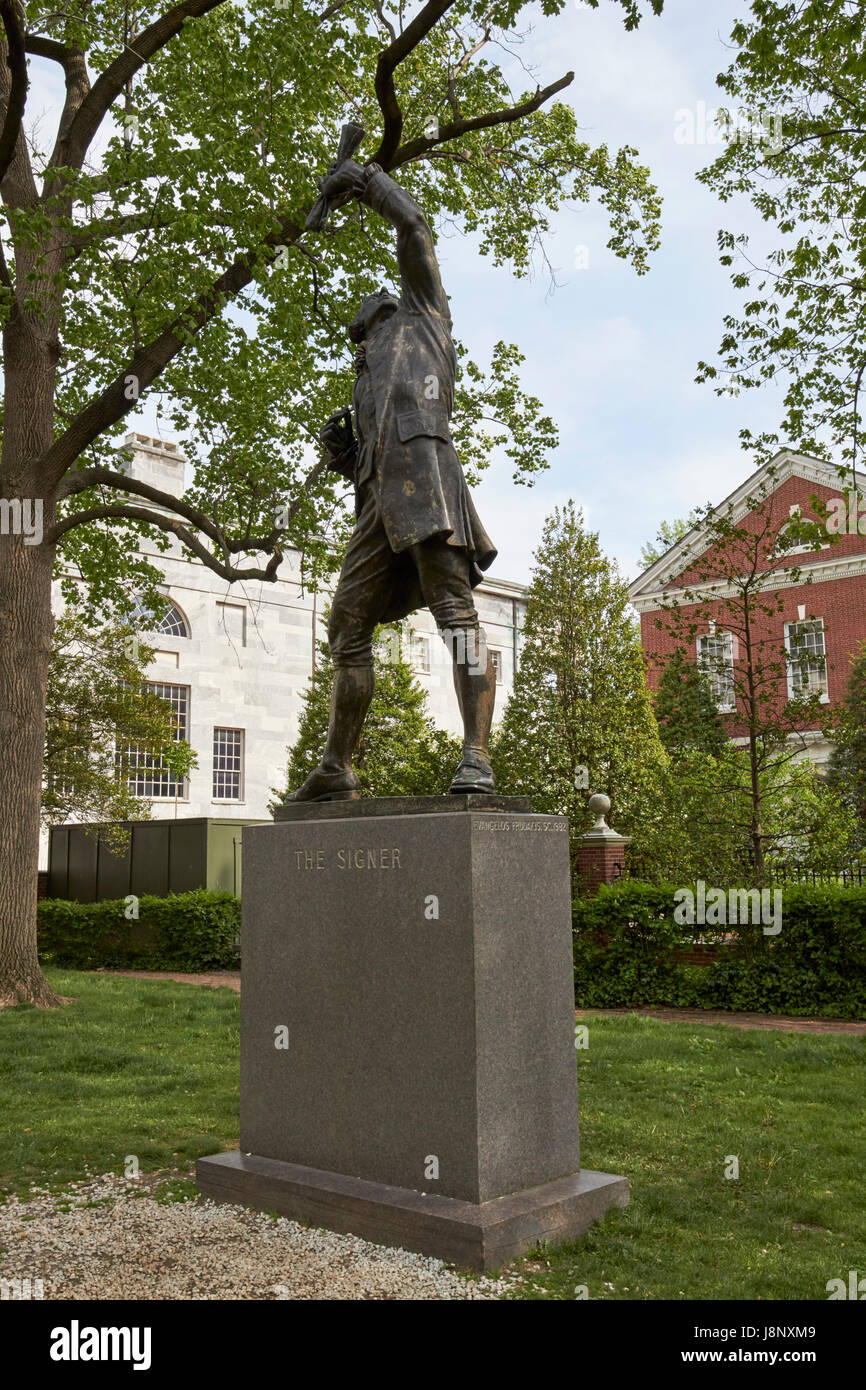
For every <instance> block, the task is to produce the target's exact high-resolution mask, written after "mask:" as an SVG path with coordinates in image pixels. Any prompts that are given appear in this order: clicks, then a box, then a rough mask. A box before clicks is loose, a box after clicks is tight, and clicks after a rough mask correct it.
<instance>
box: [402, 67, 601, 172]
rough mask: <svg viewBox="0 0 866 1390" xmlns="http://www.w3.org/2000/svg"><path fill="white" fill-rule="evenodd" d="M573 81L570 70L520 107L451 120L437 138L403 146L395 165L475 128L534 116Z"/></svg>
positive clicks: (408, 160) (440, 130)
mask: <svg viewBox="0 0 866 1390" xmlns="http://www.w3.org/2000/svg"><path fill="white" fill-rule="evenodd" d="M573 81H574V73H573V72H567V73H566V74H565V76H564V77H560V79H559V81H558V82H551V84H550V86H549V87H539V89H538V91H537V92H536V93H535V96H533V97H530V98H529V99H528V100H527V101H523V102H521V103H520V104H519V105H518V106H509V107H507V108H506V109H504V110H502V111H489V112H487V113H486V114H485V115H483V116H468V117H466V118H465V119H464V120H460V121H449V123H448V125H442V126H440V127H439V130H438V132H437V136H436V139H435V140H428V139H425V138H424V136H421V137H419V139H417V140H410V141H408V143H407V144H405V145H401V146H400V148H399V150H397V152H396V155H395V157H394V164H393V166H392V167H393V168H399V166H400V165H401V164H408V163H409V162H410V161H411V160H413V159H419V158H420V157H421V155H424V154H427V152H428V151H429V150H431V149H433V148H435V146H437V145H441V144H444V143H445V142H446V141H448V140H456V139H458V138H459V137H460V136H461V135H466V134H468V133H469V131H471V130H489V129H490V127H491V126H497V125H506V124H508V125H510V124H512V123H513V122H514V121H519V120H522V119H523V118H524V117H525V116H531V115H532V113H533V111H537V110H538V108H539V107H540V106H543V105H544V103H545V102H546V101H549V100H550V98H551V97H552V96H555V95H556V93H557V92H561V91H562V90H563V88H565V87H568V86H570V85H571V83H572V82H573Z"/></svg>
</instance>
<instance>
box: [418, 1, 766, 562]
mask: <svg viewBox="0 0 866 1390" xmlns="http://www.w3.org/2000/svg"><path fill="white" fill-rule="evenodd" d="M747 12H748V6H747V4H746V3H745V0H666V3H665V8H664V13H663V15H662V16H661V17H660V18H655V17H653V16H651V15H647V16H646V17H645V18H644V19H643V21H642V23H641V25H640V27H639V29H638V30H637V31H636V32H633V33H627V32H626V30H625V28H624V26H623V25H622V22H621V20H620V18H619V17H618V16H619V13H620V11H619V8H618V7H617V6H614V5H604V4H603V5H602V7H601V8H600V9H599V10H597V11H594V10H591V9H587V8H586V7H584V6H582V5H579V4H575V3H574V0H571V3H570V5H569V7H568V8H567V10H566V11H565V12H564V13H563V14H562V16H560V17H559V18H557V19H555V20H549V19H545V18H544V17H543V16H541V17H540V18H539V19H538V21H537V23H536V26H535V30H534V33H533V35H532V37H531V38H530V39H529V40H528V42H527V44H526V48H525V59H526V61H529V62H531V64H532V65H533V68H534V69H535V70H536V72H537V76H538V80H539V81H540V82H541V83H542V84H546V83H548V82H549V81H551V80H554V79H556V78H557V77H559V76H560V75H561V74H562V73H563V72H565V71H568V70H569V69H571V68H573V69H574V72H575V80H574V82H573V83H572V84H571V86H570V87H569V88H568V89H567V90H566V91H565V92H564V93H563V94H562V98H561V99H564V100H567V101H569V102H570V103H571V104H572V106H573V107H574V109H575V111H576V113H577V117H578V123H579V125H580V127H581V128H582V130H583V131H584V132H585V135H584V138H585V139H587V140H588V141H590V142H591V143H606V144H608V146H609V147H610V148H611V149H612V150H613V149H615V148H619V147H620V146H621V145H625V144H629V145H633V146H636V147H637V148H638V149H639V151H640V155H641V161H642V162H643V163H644V164H647V165H648V166H649V168H650V170H651V172H652V176H653V181H654V182H655V183H656V185H657V186H658V188H659V191H660V193H661V195H662V197H663V207H662V239H661V248H660V250H659V251H658V252H656V253H655V254H654V255H653V256H652V257H651V258H650V266H651V268H650V270H649V273H648V274H646V275H644V276H641V277H639V276H637V275H636V274H635V272H634V270H633V269H632V268H631V267H630V266H629V264H628V263H627V262H625V261H622V260H620V259H619V258H617V257H616V256H615V255H614V254H613V253H612V252H611V251H608V250H607V249H606V242H607V240H608V237H609V231H608V226H607V219H606V215H605V213H604V210H603V209H601V208H599V207H598V206H597V205H589V204H582V205H578V206H577V207H575V206H572V207H571V208H568V209H565V210H563V211H561V212H560V213H559V214H558V215H557V216H556V218H555V221H554V225H553V236H552V237H551V239H550V241H549V243H548V252H549V256H550V260H551V261H552V263H553V265H554V266H555V267H558V268H559V269H558V273H557V281H558V287H557V288H556V289H555V291H554V292H553V293H552V294H551V292H550V277H549V275H547V274H546V273H545V272H544V270H543V269H541V270H540V271H539V273H538V274H537V275H536V277H535V278H534V279H533V280H532V281H531V282H526V281H518V280H516V279H515V278H514V277H513V276H510V275H509V274H508V272H507V271H505V270H497V269H494V268H493V267H492V266H490V265H489V264H488V263H487V262H485V261H484V260H483V259H482V258H480V257H478V256H477V255H475V256H473V254H472V248H471V247H470V246H469V245H468V244H467V243H466V242H465V241H462V242H460V241H458V240H457V239H454V240H452V241H450V242H448V243H443V242H442V241H440V258H441V261H442V270H443V279H444V282H445V287H446V289H447V291H448V293H449V294H450V296H451V303H452V314H453V316H454V321H455V331H456V332H457V333H458V334H460V335H461V336H462V337H463V338H464V340H465V341H466V342H467V344H468V346H469V347H470V349H472V350H473V352H474V353H476V354H478V360H484V359H485V358H486V355H487V354H488V353H489V349H490V346H491V345H492V344H493V343H494V342H495V341H496V340H497V338H499V337H505V338H507V339H509V340H513V341H515V342H517V343H519V345H520V346H521V349H522V350H523V351H524V352H525V354H526V362H525V363H524V365H523V367H522V369H521V377H522V381H523V383H524V385H525V387H526V389H527V390H529V391H531V392H532V393H533V394H535V395H538V396H539V397H541V399H542V400H543V402H544V405H545V408H546V409H547V411H548V412H549V413H550V414H551V415H552V416H553V418H554V420H555V421H556V423H557V425H558V427H559V431H560V444H559V448H558V450H557V451H556V452H555V453H554V454H553V455H552V456H551V459H550V468H549V470H548V471H547V472H545V473H544V474H542V475H541V477H540V478H539V479H538V481H537V482H536V485H535V486H534V487H533V488H532V490H531V491H527V490H526V489H525V488H522V487H521V488H516V487H515V486H514V485H513V483H512V481H511V469H510V467H509V465H508V461H507V460H502V461H500V462H497V463H496V464H494V465H493V466H492V467H491V469H490V470H489V471H488V473H487V474H486V475H485V478H484V481H483V482H482V484H481V485H480V487H479V488H478V489H477V490H476V492H475V494H474V495H475V501H476V505H477V507H478V510H479V513H480V515H481V517H482V519H483V521H484V523H485V526H486V527H487V529H488V531H489V532H490V534H491V536H492V537H493V540H494V542H495V543H496V545H497V546H498V548H499V555H498V557H497V559H496V561H495V563H494V567H493V568H494V571H495V573H496V574H497V575H499V576H501V577H503V578H508V579H516V580H520V581H524V582H525V581H526V580H527V579H528V578H529V575H530V571H531V567H532V553H533V551H534V549H535V547H536V546H537V544H538V541H539V539H540V534H541V528H542V525H543V521H544V518H545V516H547V515H548V514H549V513H550V512H551V511H552V510H553V508H554V507H555V506H556V505H558V504H561V503H562V502H563V501H565V500H566V499H568V498H573V499H574V501H575V502H576V503H578V504H579V505H580V506H582V507H583V509H584V514H585V517H586V521H587V524H588V525H589V527H590V528H591V529H592V530H595V531H598V533H599V538H600V543H601V546H602V549H603V550H604V551H605V553H606V554H608V555H609V556H611V557H612V558H614V559H616V560H617V561H618V563H619V565H620V567H621V569H622V572H623V573H624V574H625V575H626V577H628V578H633V577H634V576H635V575H636V574H638V573H639V572H640V569H641V564H640V560H639V556H640V548H641V545H642V544H643V542H644V541H647V540H652V539H653V538H654V536H655V533H656V530H657V528H658V525H659V523H660V522H661V521H663V520H665V519H667V520H671V519H673V518H675V517H679V516H685V515H687V514H688V512H689V511H690V510H691V508H692V507H694V506H695V505H697V504H700V503H703V502H708V501H712V502H718V501H721V500H722V498H724V497H725V496H727V494H728V493H729V492H731V491H732V490H733V489H734V488H735V487H736V486H737V485H738V484H739V483H740V482H742V480H743V479H744V478H745V477H746V476H748V474H749V473H751V472H752V471H753V466H754V465H753V462H752V459H751V457H750V455H749V454H747V453H745V452H744V451H743V450H742V448H741V446H740V442H739V438H738V435H739V431H740V429H741V428H743V427H744V426H749V427H750V428H752V429H753V430H758V429H761V428H774V427H776V425H777V423H778V419H779V416H780V409H779V407H780V394H779V392H778V390H775V389H772V390H771V389H769V388H762V389H761V390H759V391H748V392H743V393H742V394H740V395H739V396H722V397H718V396H716V395H715V393H714V390H713V387H712V386H711V385H710V384H705V385H698V384H696V383H695V380H694V378H695V375H696V368H697V363H698V361H699V360H701V359H704V360H707V361H715V360H716V351H717V348H718V344H719V341H720V338H721V332H722V323H723V317H724V315H725V313H729V312H732V311H735V310H736V309H737V308H738V306H739V304H740V296H739V294H738V292H737V291H735V290H734V289H733V288H732V287H731V285H730V281H729V274H730V272H729V270H727V269H726V268H725V267H723V266H721V265H720V264H719V262H718V255H717V247H716V235H717V232H718V230H719V229H720V228H721V227H725V228H729V229H731V230H734V231H736V232H746V233H748V234H750V236H751V237H752V238H753V245H754V246H766V245H767V234H766V231H765V229H764V226H763V223H762V222H761V219H760V217H759V216H758V214H757V213H756V212H755V210H754V209H753V208H752V206H751V204H749V203H748V202H747V201H746V200H741V201H740V202H738V203H727V204H722V203H721V202H719V200H718V199H717V198H716V197H715V195H714V194H713V193H712V192H711V191H710V190H709V189H707V188H705V187H704V186H703V185H702V184H699V183H698V182H697V181H696V179H695V173H696V171H697V170H698V169H699V168H701V167H702V166H703V165H705V164H707V163H709V162H711V160H712V159H713V158H714V156H715V155H716V154H717V153H718V152H719V146H718V145H714V144H710V143H708V142H707V141H706V140H703V141H701V140H700V136H701V134H702V133H703V132H704V130H705V126H704V123H703V121H702V120H701V115H702V112H703V111H709V112H712V110H713V108H715V107H716V106H719V105H722V104H726V103H725V102H724V101H723V97H722V94H721V93H720V92H719V90H718V88H717V86H716V81H715V79H716V75H717V74H718V73H719V72H721V71H723V70H724V69H725V68H727V66H728V65H729V62H730V60H731V55H732V49H731V46H730V43H729V39H728V36H729V34H730V31H731V28H732V24H733V21H734V20H735V19H736V18H738V17H739V18H742V17H744V16H745V14H747ZM701 103H703V106H701V105H700V104H701ZM683 111H690V112H692V113H693V115H694V118H695V119H694V128H695V131H696V137H697V138H696V141H695V143H694V144H688V143H683V142H682V131H683V128H684V121H683V118H682V114H681V113H682V112H683ZM678 129H679V131H680V140H677V139H676V138H675V134H676V132H677V130H678ZM581 246H582V247H586V255H585V257H578V258H577V259H578V260H579V259H585V260H586V261H587V262H588V264H587V268H585V269H580V270H577V269H574V266H575V260H576V256H575V249H576V248H577V247H581Z"/></svg>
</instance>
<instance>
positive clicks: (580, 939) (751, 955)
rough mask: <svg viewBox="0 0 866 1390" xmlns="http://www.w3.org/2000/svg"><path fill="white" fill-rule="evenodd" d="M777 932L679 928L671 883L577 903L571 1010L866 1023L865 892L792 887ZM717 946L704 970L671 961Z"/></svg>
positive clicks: (628, 886) (606, 892) (626, 887)
mask: <svg viewBox="0 0 866 1390" xmlns="http://www.w3.org/2000/svg"><path fill="white" fill-rule="evenodd" d="M780 891H781V893H782V916H781V924H782V929H781V931H780V932H779V933H778V935H776V936H765V935H764V934H763V932H762V931H761V928H760V927H755V926H751V925H748V926H745V927H742V928H738V927H737V926H736V925H730V926H727V927H722V928H719V927H712V926H703V925H699V924H695V925H693V926H690V925H688V924H685V923H683V924H681V923H679V922H677V921H676V920H675V918H674V910H675V908H676V905H677V903H676V900H675V898H674V893H675V892H676V889H675V888H674V887H673V885H670V884H648V883H638V882H634V881H628V880H627V881H625V882H622V883H620V884H615V885H612V886H610V887H603V888H602V889H601V890H600V892H599V893H598V895H597V897H593V898H588V897H587V898H579V899H577V901H576V902H575V904H574V916H573V921H574V976H575V991H576V998H577V1003H578V1005H579V1006H585V1007H594V1008H612V1007H613V1008H617V1007H625V1008H628V1007H634V1006H636V1005H640V1004H660V1005H667V1006H669V1007H674V1008H706V1009H741V1010H757V1011H761V1012H765V1013H786V1014H818V1015H823V1016H825V1017H837V1018H838V1017H842V1018H864V1017H866V888H861V887H842V886H839V885H836V884H821V885H806V884H796V885H792V886H790V887H787V888H784V889H781V890H780ZM698 938H702V939H704V940H706V939H708V938H709V939H711V940H714V941H715V943H716V947H717V949H716V958H715V960H714V961H713V962H712V963H711V964H710V965H708V966H697V965H692V964H688V963H683V962H681V961H679V960H678V959H677V955H678V954H679V953H682V952H684V951H688V950H691V949H693V948H694V946H695V944H696V941H697V939H698Z"/></svg>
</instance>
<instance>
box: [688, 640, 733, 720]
mask: <svg viewBox="0 0 866 1390" xmlns="http://www.w3.org/2000/svg"><path fill="white" fill-rule="evenodd" d="M719 640H721V641H723V642H724V644H725V653H724V654H725V670H726V671H730V673H731V679H730V694H731V698H730V700H729V701H728V702H726V703H723V702H722V700H721V699H720V696H719V694H718V693H717V685H718V683H719V679H720V673H719V670H718V668H717V667H716V666H715V664H712V665H711V663H716V662H717V661H718V659H719V658H718V657H717V656H713V657H707V655H706V653H705V652H704V650H703V643H705V642H718V641H719ZM695 655H696V658H697V664H698V669H699V670H700V671H702V672H703V674H704V675H705V676H706V677H707V680H708V681H709V683H710V689H711V690H712V693H713V699H714V700H715V702H716V709H717V710H718V712H719V714H733V713H734V711H735V709H736V699H735V696H734V641H733V638H732V636H731V634H730V632H702V633H701V634H700V635H699V636H698V638H697V640H696V643H695Z"/></svg>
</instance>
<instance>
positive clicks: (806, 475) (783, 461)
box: [629, 449, 841, 613]
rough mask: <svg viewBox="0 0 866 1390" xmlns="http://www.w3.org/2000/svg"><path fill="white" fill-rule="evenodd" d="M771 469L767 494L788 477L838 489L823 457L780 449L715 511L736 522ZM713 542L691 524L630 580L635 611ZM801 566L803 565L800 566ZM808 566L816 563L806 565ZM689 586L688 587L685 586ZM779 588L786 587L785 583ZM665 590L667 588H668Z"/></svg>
mask: <svg viewBox="0 0 866 1390" xmlns="http://www.w3.org/2000/svg"><path fill="white" fill-rule="evenodd" d="M771 471H772V472H773V474H774V475H775V477H774V483H773V487H772V489H771V491H770V493H769V494H768V495H769V496H772V493H774V492H777V491H778V489H779V488H780V487H782V486H783V484H784V483H786V482H788V481H789V479H791V478H802V479H803V480H804V481H805V482H810V483H817V484H818V485H819V486H821V487H829V488H836V489H837V490H840V491H841V483H840V480H839V472H838V469H837V468H836V465H835V464H833V463H829V462H827V460H825V459H816V458H813V457H812V456H811V455H810V454H798V453H797V452H796V451H795V450H794V449H780V451H779V452H778V454H775V455H774V456H773V458H771V459H770V460H769V462H767V463H764V464H762V465H761V467H760V468H758V469H756V471H755V472H754V473H752V474H750V476H749V477H748V478H746V480H745V482H743V483H741V484H740V486H739V487H738V488H735V489H734V491H733V492H732V493H730V494H729V495H728V496H727V497H726V498H725V499H724V500H723V501H722V502H720V503H719V505H718V507H716V509H715V510H716V511H718V512H721V511H722V510H725V511H727V509H728V508H730V509H731V517H732V521H733V523H734V525H739V523H740V522H741V521H742V520H743V518H744V517H746V516H748V515H749V513H750V512H752V511H753V510H754V493H755V489H756V488H758V487H760V485H761V482H762V481H763V480H764V479H765V478H766V476H767V474H768V473H770V472H771ZM712 544H713V539H712V538H711V537H708V536H707V533H706V527H705V526H702V525H698V526H693V527H692V529H691V530H690V531H688V532H687V533H686V535H684V536H683V537H682V539H681V540H679V541H677V543H676V544H675V545H672V546H671V548H670V549H669V550H666V551H665V553H664V555H661V556H660V557H659V559H658V560H656V561H655V562H654V563H653V564H652V565H650V567H649V569H646V570H644V571H643V573H642V574H640V575H638V577H637V579H634V580H632V582H631V584H630V585H629V597H630V599H631V602H632V604H633V605H634V607H635V608H636V609H637V611H638V612H639V613H640V612H643V611H645V609H646V608H647V607H648V606H649V607H657V606H658V604H657V603H654V602H653V600H656V599H657V598H658V597H659V596H661V595H663V594H664V593H665V592H666V591H665V583H666V581H669V580H670V579H672V578H674V577H675V576H676V575H678V574H681V573H682V571H683V570H684V569H687V568H689V567H690V566H691V565H693V564H694V563H695V561H696V560H697V559H698V558H699V557H700V556H701V555H703V554H705V552H706V551H707V550H709V549H710V547H711V546H712ZM804 568H805V566H804ZM809 568H810V569H812V568H817V566H811V565H810V566H809ZM689 587H692V586H689ZM780 587H788V586H787V585H785V586H781V585H780ZM667 592H668V593H670V592H671V591H670V590H668V591H667Z"/></svg>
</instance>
